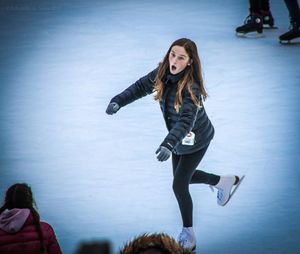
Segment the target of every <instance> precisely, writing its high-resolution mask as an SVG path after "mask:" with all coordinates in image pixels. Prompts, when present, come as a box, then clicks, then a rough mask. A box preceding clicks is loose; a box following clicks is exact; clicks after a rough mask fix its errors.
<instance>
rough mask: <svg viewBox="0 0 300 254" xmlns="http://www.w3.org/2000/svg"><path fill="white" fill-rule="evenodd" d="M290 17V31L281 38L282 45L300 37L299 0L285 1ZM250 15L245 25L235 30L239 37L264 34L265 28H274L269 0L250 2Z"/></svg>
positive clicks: (250, 0) (251, 0) (253, 0)
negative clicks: (254, 33)
mask: <svg viewBox="0 0 300 254" xmlns="http://www.w3.org/2000/svg"><path fill="white" fill-rule="evenodd" d="M284 2H285V5H286V7H287V9H288V12H289V17H290V23H291V26H290V30H289V31H288V32H286V33H284V34H282V35H280V36H279V41H280V42H281V43H289V42H290V41H291V40H293V39H296V38H299V37H300V9H299V4H298V1H297V0H284ZM249 5H250V8H249V15H248V16H247V17H246V19H245V21H244V24H243V25H241V26H239V27H237V28H236V29H235V31H236V33H237V35H246V34H249V33H250V34H251V33H253V32H256V33H257V34H262V32H263V29H264V28H274V18H273V15H272V13H271V10H270V3H269V0H249Z"/></svg>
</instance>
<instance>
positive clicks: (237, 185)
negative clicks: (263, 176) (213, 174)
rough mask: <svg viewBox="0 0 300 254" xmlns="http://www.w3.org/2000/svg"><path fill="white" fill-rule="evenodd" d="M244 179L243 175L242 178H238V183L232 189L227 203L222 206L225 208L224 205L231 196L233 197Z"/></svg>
mask: <svg viewBox="0 0 300 254" xmlns="http://www.w3.org/2000/svg"><path fill="white" fill-rule="evenodd" d="M244 178H245V175H243V176H242V177H241V178H240V180H239V182H238V183H237V184H236V185H234V189H233V190H232V192H231V193H230V196H229V199H228V200H227V202H226V203H225V204H224V206H225V205H226V204H227V203H228V202H229V200H230V199H231V198H232V196H233V195H234V193H235V192H236V190H237V188H238V187H239V186H240V185H241V183H242V181H243V180H244Z"/></svg>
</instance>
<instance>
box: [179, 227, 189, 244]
mask: <svg viewBox="0 0 300 254" xmlns="http://www.w3.org/2000/svg"><path fill="white" fill-rule="evenodd" d="M187 236H188V235H187V233H186V232H185V231H184V230H182V231H181V232H180V234H179V237H178V242H179V243H180V244H181V245H184V244H185V243H187V241H188V237H187Z"/></svg>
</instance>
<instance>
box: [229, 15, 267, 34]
mask: <svg viewBox="0 0 300 254" xmlns="http://www.w3.org/2000/svg"><path fill="white" fill-rule="evenodd" d="M235 31H236V33H237V34H247V33H250V32H257V33H259V34H261V33H262V31H263V20H262V16H260V15H257V14H250V15H249V16H248V17H246V19H245V21H244V25H242V26H239V27H237V28H236V29H235Z"/></svg>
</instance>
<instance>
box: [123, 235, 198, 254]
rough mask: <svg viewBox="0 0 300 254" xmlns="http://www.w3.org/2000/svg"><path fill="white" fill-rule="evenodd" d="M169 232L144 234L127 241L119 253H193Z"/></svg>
mask: <svg viewBox="0 0 300 254" xmlns="http://www.w3.org/2000/svg"><path fill="white" fill-rule="evenodd" d="M192 253H194V252H193V251H192V250H191V249H185V248H184V247H182V246H181V245H180V244H179V243H177V242H176V241H175V240H174V239H173V238H172V237H170V236H168V235H167V234H162V233H161V234H143V235H140V236H138V237H136V238H134V239H133V240H132V241H130V242H127V243H126V244H125V246H124V247H123V248H122V249H121V250H120V252H119V254H192Z"/></svg>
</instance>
